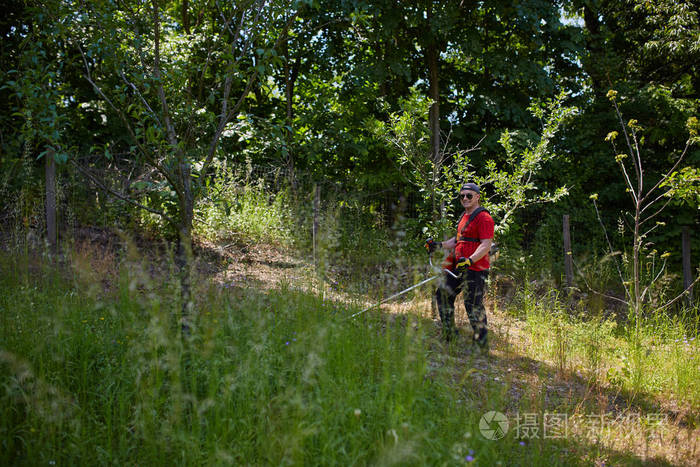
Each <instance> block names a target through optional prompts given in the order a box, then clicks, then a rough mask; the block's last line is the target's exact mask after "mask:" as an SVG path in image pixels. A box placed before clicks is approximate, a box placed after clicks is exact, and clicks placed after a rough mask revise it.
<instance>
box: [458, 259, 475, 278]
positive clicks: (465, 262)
mask: <svg viewBox="0 0 700 467" xmlns="http://www.w3.org/2000/svg"><path fill="white" fill-rule="evenodd" d="M472 264H473V263H472V259H471V258H465V257H464V256H462V257H460V258H459V259H458V260H457V264H456V267H457V272H458V273H460V274H464V273H465V272H466V271H467V269H469V266H471V265H472Z"/></svg>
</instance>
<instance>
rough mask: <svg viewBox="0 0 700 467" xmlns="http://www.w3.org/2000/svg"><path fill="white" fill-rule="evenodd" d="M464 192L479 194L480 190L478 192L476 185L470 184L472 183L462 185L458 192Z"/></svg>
mask: <svg viewBox="0 0 700 467" xmlns="http://www.w3.org/2000/svg"><path fill="white" fill-rule="evenodd" d="M464 190H471V191H476V192H477V193H479V194H481V190H479V185H477V184H476V183H472V182H469V183H465V184H464V185H462V188H460V190H459V191H464Z"/></svg>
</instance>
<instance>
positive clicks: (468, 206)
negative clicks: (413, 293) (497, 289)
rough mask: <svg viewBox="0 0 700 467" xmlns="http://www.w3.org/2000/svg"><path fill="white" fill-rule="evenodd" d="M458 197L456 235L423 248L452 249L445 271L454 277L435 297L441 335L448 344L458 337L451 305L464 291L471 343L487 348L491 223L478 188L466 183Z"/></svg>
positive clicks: (447, 279) (444, 281) (449, 277)
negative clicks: (460, 208)
mask: <svg viewBox="0 0 700 467" xmlns="http://www.w3.org/2000/svg"><path fill="white" fill-rule="evenodd" d="M459 197H460V201H461V203H462V206H464V214H462V217H461V219H460V220H459V223H458V225H457V235H455V236H454V237H452V238H450V239H449V240H446V241H444V242H432V241H429V242H428V244H427V245H426V246H427V247H428V250H429V251H431V252H432V251H433V250H435V248H437V247H442V248H444V249H446V250H453V249H454V252H453V253H452V255H451V258H452V261H450V263H451V264H448V268H449V269H452V270H453V272H455V273H456V275H457V277H456V278H455V277H453V276H452V275H450V274H448V273H445V275H444V277H443V278H442V281H441V283H440V285H439V286H438V289H437V292H436V293H435V298H436V299H437V306H438V310H439V312H440V320H441V321H442V326H443V331H444V335H445V338H446V339H447V340H448V341H449V340H450V339H451V338H452V337H454V336H456V335H457V329H456V328H455V322H454V321H455V317H454V304H455V299H456V298H457V294H459V292H460V291H462V290H463V291H464V306H465V308H466V309H467V316H469V323H470V324H471V326H472V329H473V330H474V342H475V343H477V344H478V345H479V346H481V347H482V348H488V340H487V335H486V334H487V330H486V310H485V309H484V289H485V285H486V278H487V277H488V275H489V267H490V264H489V250H490V249H491V244H492V242H493V230H494V223H493V219H492V218H491V215H490V214H489V212H488V211H487V210H486V209H484V208H482V207H481V206H479V200H480V198H481V190H480V188H479V185H477V184H475V183H465V184H464V185H462V189H461V190H460V192H459ZM448 259H449V258H448Z"/></svg>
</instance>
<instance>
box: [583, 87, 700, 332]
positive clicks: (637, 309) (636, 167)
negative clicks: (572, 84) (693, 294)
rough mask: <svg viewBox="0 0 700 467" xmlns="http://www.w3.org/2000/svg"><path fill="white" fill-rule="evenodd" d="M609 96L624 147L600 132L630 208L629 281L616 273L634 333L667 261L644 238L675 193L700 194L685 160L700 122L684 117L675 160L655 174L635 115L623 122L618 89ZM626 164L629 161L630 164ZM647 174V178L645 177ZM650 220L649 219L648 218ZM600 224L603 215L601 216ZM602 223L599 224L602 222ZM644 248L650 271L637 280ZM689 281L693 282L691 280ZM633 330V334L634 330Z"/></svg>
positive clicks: (692, 198)
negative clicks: (612, 152) (683, 139)
mask: <svg viewBox="0 0 700 467" xmlns="http://www.w3.org/2000/svg"><path fill="white" fill-rule="evenodd" d="M607 96H608V98H609V99H610V101H611V102H612V104H613V106H614V107H615V113H616V115H617V117H618V119H619V124H620V129H621V131H622V134H623V136H624V143H623V144H624V147H625V152H622V150H618V148H617V144H616V140H617V137H618V136H619V133H618V132H617V131H613V132H610V133H608V135H607V137H606V138H605V139H606V141H609V142H610V144H612V146H613V149H614V150H615V153H616V155H615V161H616V162H617V164H618V166H619V168H620V172H621V174H622V178H623V180H624V183H625V186H626V189H625V191H626V193H628V194H629V197H630V201H631V202H632V206H633V210H632V214H631V216H630V217H631V221H632V224H631V229H632V271H631V275H632V277H631V278H630V280H629V281H625V278H624V277H623V276H622V273H620V275H621V277H620V279H621V280H622V281H623V285H624V286H625V292H626V295H627V300H626V302H625V303H626V304H628V305H629V306H630V308H631V309H632V311H633V313H634V316H635V326H636V327H635V329H636V331H637V333H638V332H639V324H640V317H641V313H642V307H643V306H644V304H645V303H647V301H648V300H649V299H650V298H651V297H650V295H651V293H650V292H651V287H652V286H653V285H654V282H655V281H656V280H657V279H658V278H659V277H660V276H661V274H662V273H663V271H664V269H665V266H666V258H667V256H668V254H667V253H664V254H662V255H661V257H660V262H661V264H660V265H659V266H658V267H656V265H655V264H654V263H655V261H654V260H655V259H656V251H655V250H653V251H651V252H650V253H649V243H647V241H648V238H649V235H650V234H651V232H653V231H654V230H656V229H657V228H659V227H661V226H664V225H665V223H664V222H660V221H659V220H658V219H659V217H658V216H659V215H660V214H662V213H663V212H664V210H665V209H666V207H667V206H668V205H669V204H670V203H671V201H673V200H674V198H675V199H684V200H687V201H689V202H690V203H692V204H694V206H693V207H694V208H695V209H697V207H698V200H700V171H698V169H697V168H695V167H691V166H684V165H683V164H684V162H685V160H686V156H687V154H688V150H689V149H690V148H691V146H692V145H694V144H696V143H697V142H698V141H700V138H699V137H698V131H699V130H700V124H698V120H697V118H695V117H692V118H690V119H688V122H687V129H688V132H689V138H688V140H687V141H686V144H685V147H684V148H683V151H682V152H681V154H680V155H679V156H678V157H677V159H676V160H675V161H674V163H673V165H672V166H671V168H670V169H668V170H667V171H666V172H665V173H664V174H663V175H661V176H655V175H654V174H652V175H651V177H649V174H648V173H646V172H645V165H644V161H643V160H642V153H641V149H640V148H641V145H642V141H641V134H642V132H643V128H642V127H641V126H640V125H639V123H638V122H637V120H634V119H633V120H630V121H629V122H627V124H625V123H624V121H623V117H622V113H621V111H620V107H619V106H618V103H617V100H618V99H617V92H616V91H614V90H610V91H608V94H607ZM630 166H631V167H630ZM648 178H651V182H649V181H648ZM591 200H592V201H593V203H594V205H595V206H596V212H597V211H598V207H597V204H596V200H597V195H596V194H593V195H591ZM651 221H654V222H653V223H652V222H651ZM601 225H603V224H602V220H601ZM603 228H604V226H603ZM606 236H607V234H606ZM610 249H611V251H610V253H611V254H612V255H613V256H614V255H615V253H614V251H613V249H612V245H610ZM644 253H649V255H648V257H650V258H651V262H650V265H651V268H649V269H648V271H649V272H650V276H649V277H648V280H647V281H645V283H644V284H643V283H642V280H643V279H642V273H643V270H642V266H643V262H644V258H643V257H642V255H643V254H644ZM698 280H700V277H698V278H697V279H695V281H694V282H693V284H694V283H696V282H698ZM693 284H691V286H690V287H692V285H693ZM690 287H688V288H687V289H686V290H684V291H683V293H682V294H681V295H679V296H678V297H676V298H675V299H673V300H671V301H670V302H668V303H666V304H664V305H663V306H661V307H660V308H659V309H663V308H666V307H667V306H669V305H670V304H671V303H673V302H675V301H676V300H678V299H679V298H680V297H681V296H682V295H683V294H684V293H685V292H687V290H688V289H690ZM637 335H638V334H637Z"/></svg>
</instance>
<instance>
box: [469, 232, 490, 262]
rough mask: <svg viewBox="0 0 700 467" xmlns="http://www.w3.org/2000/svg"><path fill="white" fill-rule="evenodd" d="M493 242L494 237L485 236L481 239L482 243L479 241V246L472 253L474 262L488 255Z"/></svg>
mask: <svg viewBox="0 0 700 467" xmlns="http://www.w3.org/2000/svg"><path fill="white" fill-rule="evenodd" d="M492 243H493V238H484V239H483V240H481V243H479V246H478V247H476V251H475V252H474V253H472V255H471V256H470V258H471V260H472V264H473V263H476V262H477V261H479V260H480V259H481V258H483V257H484V256H486V255H487V254H488V253H489V250H491V244H492Z"/></svg>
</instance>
